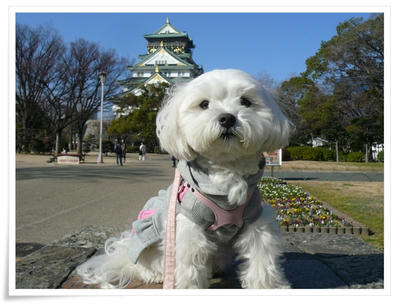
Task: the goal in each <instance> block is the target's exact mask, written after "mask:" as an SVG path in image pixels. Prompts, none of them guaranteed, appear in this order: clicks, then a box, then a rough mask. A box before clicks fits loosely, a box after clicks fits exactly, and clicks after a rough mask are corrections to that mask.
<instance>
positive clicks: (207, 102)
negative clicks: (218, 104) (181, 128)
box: [200, 100, 210, 109]
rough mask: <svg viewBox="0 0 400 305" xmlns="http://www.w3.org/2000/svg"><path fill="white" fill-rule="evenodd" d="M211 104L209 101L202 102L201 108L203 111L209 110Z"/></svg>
mask: <svg viewBox="0 0 400 305" xmlns="http://www.w3.org/2000/svg"><path fill="white" fill-rule="evenodd" d="M209 103H210V102H209V101H207V100H204V101H202V102H201V103H200V108H201V109H207V108H208V104H209Z"/></svg>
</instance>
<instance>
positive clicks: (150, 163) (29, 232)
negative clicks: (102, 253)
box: [16, 154, 174, 244]
mask: <svg viewBox="0 0 400 305" xmlns="http://www.w3.org/2000/svg"><path fill="white" fill-rule="evenodd" d="M19 159H20V158H17V164H16V240H17V242H35V243H43V244H46V243H49V242H51V241H54V240H56V239H59V238H61V237H63V236H64V235H66V234H69V233H71V232H73V231H75V230H76V229H78V228H80V227H82V226H85V225H95V226H103V225H106V226H113V227H115V228H116V229H118V230H125V229H129V227H130V224H131V222H132V221H133V220H134V219H135V218H136V216H137V214H138V213H139V211H140V209H141V208H142V207H143V205H144V203H145V202H146V201H147V200H148V199H149V198H150V197H152V196H156V195H157V193H158V190H160V189H166V188H167V187H168V186H169V184H170V183H171V179H172V177H173V171H174V169H173V168H172V162H170V159H169V157H168V155H152V154H149V155H148V158H147V160H146V161H138V160H137V159H136V155H130V156H128V158H127V162H126V163H125V165H124V166H117V165H116V164H115V159H114V158H113V157H105V158H104V164H100V165H98V164H96V162H95V156H91V157H90V158H88V159H89V160H88V159H87V163H86V164H80V165H56V164H52V163H45V159H43V158H41V159H40V160H41V162H42V163H41V164H38V162H37V161H38V159H37V158H36V159H35V160H32V158H31V159H30V160H29V158H25V159H24V160H19ZM92 159H93V160H92Z"/></svg>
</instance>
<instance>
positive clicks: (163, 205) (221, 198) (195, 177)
mask: <svg viewBox="0 0 400 305" xmlns="http://www.w3.org/2000/svg"><path fill="white" fill-rule="evenodd" d="M260 167H261V166H260ZM177 168H178V170H179V172H180V174H181V186H182V185H183V184H184V183H185V185H187V184H189V185H190V187H191V188H195V189H196V190H197V191H198V192H199V193H201V194H202V195H203V196H205V197H206V198H208V199H209V200H211V201H212V202H214V204H215V205H216V206H217V207H216V208H217V209H218V208H224V206H226V204H225V203H226V202H227V201H228V199H227V194H226V193H225V192H223V191H221V190H219V189H218V188H217V187H216V186H215V185H214V184H213V183H212V182H211V181H210V179H209V176H208V173H207V172H206V171H205V170H204V169H202V168H201V167H200V166H198V165H197V164H196V162H195V161H192V162H186V161H179V163H178V166H177ZM263 173H264V167H263V166H262V168H261V169H260V170H259V171H258V172H257V173H256V174H254V175H250V176H247V177H245V180H246V182H247V184H248V189H249V192H250V190H254V192H253V193H252V195H251V197H250V198H248V202H247V204H246V206H245V207H244V209H243V214H242V218H243V223H252V222H254V221H255V220H257V219H258V218H259V216H260V214H261V212H262V207H261V196H260V193H259V191H258V188H257V182H258V181H259V180H260V179H261V177H262V175H263ZM172 187H173V185H172V184H171V185H170V186H169V187H168V189H167V190H161V191H159V193H158V196H156V197H152V198H150V199H149V200H148V201H147V202H146V204H145V206H144V207H143V210H142V211H141V212H140V213H139V216H138V219H137V220H135V221H134V222H133V223H132V234H131V238H130V244H129V249H128V255H129V258H130V260H131V261H132V262H133V263H136V262H137V260H138V258H139V256H140V254H141V253H142V251H143V250H144V249H146V248H147V247H149V246H150V245H152V244H154V243H156V242H158V241H160V240H161V239H162V237H163V234H165V226H166V220H167V214H168V205H169V202H170V196H171V192H172ZM178 197H179V196H178ZM176 202H177V209H176V213H177V214H178V213H179V214H182V215H184V216H185V217H187V218H188V219H190V220H191V221H193V222H194V223H196V224H197V225H199V226H200V227H201V228H203V229H204V230H205V233H206V235H207V237H208V238H209V239H210V240H212V241H214V242H222V243H226V242H229V241H230V240H232V238H233V237H234V236H236V234H237V233H238V232H239V230H240V229H241V228H240V227H238V226H237V225H236V224H233V223H231V224H224V225H222V226H219V227H218V228H217V229H215V230H210V227H212V225H213V224H214V223H216V219H215V215H216V214H214V212H213V210H212V209H211V208H209V207H208V206H206V205H205V204H204V203H203V202H202V201H201V200H200V199H199V198H198V197H197V196H195V194H194V192H192V191H187V192H185V193H184V195H183V197H182V198H180V200H178V198H177V200H176Z"/></svg>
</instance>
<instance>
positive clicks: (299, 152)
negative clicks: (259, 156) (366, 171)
mask: <svg viewBox="0 0 400 305" xmlns="http://www.w3.org/2000/svg"><path fill="white" fill-rule="evenodd" d="M363 159H364V154H363V153H362V152H351V153H348V154H344V153H343V152H341V151H340V152H339V161H346V162H362V161H363ZM282 160H283V161H294V160H306V161H336V152H335V150H333V149H332V150H331V149H328V148H325V147H311V146H293V147H287V148H285V149H283V152H282Z"/></svg>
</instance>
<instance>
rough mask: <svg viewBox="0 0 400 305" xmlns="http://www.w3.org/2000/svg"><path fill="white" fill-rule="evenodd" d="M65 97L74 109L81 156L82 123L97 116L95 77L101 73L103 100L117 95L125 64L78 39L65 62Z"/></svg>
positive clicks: (108, 52)
mask: <svg viewBox="0 0 400 305" xmlns="http://www.w3.org/2000/svg"><path fill="white" fill-rule="evenodd" d="M64 66H65V71H66V79H67V88H68V96H67V97H66V99H67V100H68V101H70V103H71V105H72V106H73V107H74V110H75V111H74V114H73V117H72V118H73V126H74V128H75V130H76V131H77V133H78V148H77V150H78V152H79V153H82V139H83V135H84V132H85V128H86V122H87V121H88V120H89V119H90V118H91V117H93V115H94V114H96V113H97V111H98V109H99V107H100V102H101V99H100V98H101V97H100V92H99V91H100V90H99V88H100V85H101V84H100V81H99V73H100V72H105V73H106V75H107V77H106V83H105V88H104V100H107V99H109V98H111V97H112V96H113V95H115V94H116V93H117V90H119V88H120V86H119V84H118V82H117V80H118V78H120V77H121V75H122V74H124V73H126V69H125V67H126V60H125V59H123V58H119V57H118V56H117V55H116V53H115V51H114V50H102V49H101V48H100V46H99V45H98V44H95V43H91V42H88V41H86V40H84V39H78V40H76V41H75V42H73V43H71V45H70V48H69V51H68V53H67V55H66V59H65V64H64Z"/></svg>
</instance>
